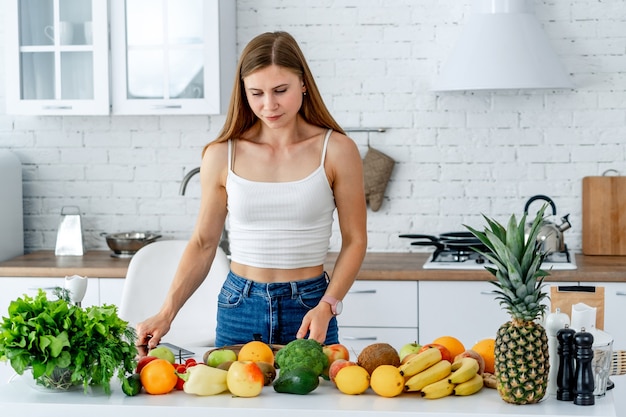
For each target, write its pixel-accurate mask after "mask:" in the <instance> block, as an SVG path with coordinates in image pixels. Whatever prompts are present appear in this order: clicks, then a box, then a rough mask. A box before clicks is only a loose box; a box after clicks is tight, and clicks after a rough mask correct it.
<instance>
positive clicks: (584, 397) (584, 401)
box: [574, 327, 595, 405]
mask: <svg viewBox="0 0 626 417" xmlns="http://www.w3.org/2000/svg"><path fill="white" fill-rule="evenodd" d="M574 346H575V349H576V370H575V375H574V380H575V384H576V386H575V388H574V394H575V397H574V404H576V405H594V404H595V397H594V395H593V391H594V389H595V381H594V379H593V368H592V367H591V361H592V360H593V349H592V346H593V335H592V334H591V333H588V332H586V331H585V328H584V327H583V328H581V329H580V332H578V333H576V334H575V335H574Z"/></svg>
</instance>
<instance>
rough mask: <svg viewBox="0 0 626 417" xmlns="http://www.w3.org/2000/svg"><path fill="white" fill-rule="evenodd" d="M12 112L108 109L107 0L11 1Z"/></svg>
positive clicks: (8, 26)
mask: <svg viewBox="0 0 626 417" xmlns="http://www.w3.org/2000/svg"><path fill="white" fill-rule="evenodd" d="M5 7H6V9H5V13H6V26H5V27H6V32H5V34H6V42H5V46H6V99H7V109H6V110H7V113H9V114H40V115H96V114H108V113H109V88H108V86H109V64H108V54H109V51H108V36H107V35H108V27H107V26H108V19H107V14H108V13H107V12H108V9H107V1H106V0H38V1H33V0H7V2H6V4H5Z"/></svg>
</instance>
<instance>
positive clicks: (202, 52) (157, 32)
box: [111, 0, 237, 115]
mask: <svg viewBox="0 0 626 417" xmlns="http://www.w3.org/2000/svg"><path fill="white" fill-rule="evenodd" d="M235 7H236V2H234V1H232V0H112V1H111V61H112V74H113V75H112V79H113V82H112V97H113V113H114V114H135V115H136V114H220V113H225V109H226V106H227V104H228V101H229V98H230V92H231V89H232V80H233V77H234V73H235V65H236V60H237V57H236V33H235V31H236V25H235V20H236V10H235Z"/></svg>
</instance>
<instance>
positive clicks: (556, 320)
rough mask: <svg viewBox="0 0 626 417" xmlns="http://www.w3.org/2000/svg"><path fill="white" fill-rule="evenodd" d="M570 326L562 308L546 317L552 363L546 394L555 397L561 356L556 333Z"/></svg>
mask: <svg viewBox="0 0 626 417" xmlns="http://www.w3.org/2000/svg"><path fill="white" fill-rule="evenodd" d="M565 326H569V316H568V315H567V314H565V313H562V312H561V309H560V308H558V307H557V308H556V310H555V311H554V313H550V314H548V316H547V317H546V333H547V334H548V352H549V361H550V372H549V374H548V389H547V391H546V394H548V395H555V394H556V389H557V378H558V372H559V355H558V345H559V342H558V340H557V339H556V333H557V332H558V331H559V330H561V329H563V328H565Z"/></svg>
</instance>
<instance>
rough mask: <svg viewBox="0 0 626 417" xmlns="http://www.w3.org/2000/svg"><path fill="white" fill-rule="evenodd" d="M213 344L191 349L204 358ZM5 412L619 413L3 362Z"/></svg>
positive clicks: (522, 416)
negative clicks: (75, 374) (65, 385)
mask: <svg viewBox="0 0 626 417" xmlns="http://www.w3.org/2000/svg"><path fill="white" fill-rule="evenodd" d="M206 349H207V348H196V350H194V349H193V348H192V349H191V350H193V351H195V352H198V353H199V356H200V357H201V356H202V353H204V352H205V351H206ZM0 378H1V379H0V410H2V415H3V416H19V415H27V416H35V415H45V416H59V417H99V416H106V417H110V416H115V417H126V416H132V417H136V416H138V415H148V416H150V417H160V416H163V417H171V416H173V415H176V416H184V417H195V416H202V417H206V416H207V415H212V416H229V417H237V416H245V417H250V416H252V415H254V416H255V417H256V416H267V417H282V416H294V415H297V416H299V417H300V416H302V417H308V416H315V417H318V416H319V415H320V413H321V414H325V413H328V414H331V415H335V416H390V417H395V416H420V417H427V416H430V417H461V416H477V417H478V416H481V417H483V416H511V417H529V416H547V415H549V416H564V417H565V416H567V417H575V416H598V417H600V416H602V417H608V416H615V415H616V414H615V407H614V402H613V393H612V392H611V391H609V392H608V393H607V395H606V396H605V397H603V398H597V399H596V403H595V405H592V406H577V405H574V404H573V403H571V402H563V401H557V400H556V399H555V398H554V397H550V398H547V399H544V400H543V401H542V402H541V403H539V404H533V405H524V406H519V405H511V404H507V403H505V402H504V401H503V400H502V399H500V397H499V396H498V393H497V392H496V390H494V389H487V388H485V389H483V390H482V391H481V392H479V393H477V394H475V395H472V396H469V397H447V398H442V399H438V400H427V399H424V398H421V397H420V396H419V395H415V394H408V393H406V394H402V395H400V396H398V397H395V398H383V397H380V396H378V395H376V394H375V393H374V392H372V391H371V390H368V391H367V392H366V393H365V394H362V395H355V396H352V395H345V394H342V393H341V392H340V391H338V390H337V389H336V388H335V387H334V385H333V384H332V383H331V382H328V381H321V383H320V386H319V387H318V388H317V389H316V390H315V391H313V392H311V393H310V394H307V395H294V394H279V393H277V392H275V391H274V389H273V388H272V387H264V389H263V392H262V393H261V395H259V396H258V397H253V398H238V397H233V396H232V395H231V394H229V393H223V394H220V395H216V396H209V397H197V396H194V395H189V394H185V393H184V392H182V391H175V392H172V393H170V394H166V395H148V394H145V393H141V394H139V395H137V396H135V397H128V396H126V395H125V394H124V393H123V392H122V391H121V388H120V386H119V382H118V380H117V379H116V378H114V379H113V380H112V381H111V385H112V393H111V395H105V394H104V393H103V392H101V391H99V390H98V389H95V390H94V391H92V392H89V393H88V394H84V393H83V391H82V389H81V390H78V391H69V392H46V391H45V390H43V389H41V388H39V387H36V386H35V385H34V382H33V381H32V378H31V377H30V376H26V374H25V375H23V376H15V373H14V372H13V369H11V368H10V367H9V366H8V365H7V364H2V363H0Z"/></svg>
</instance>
